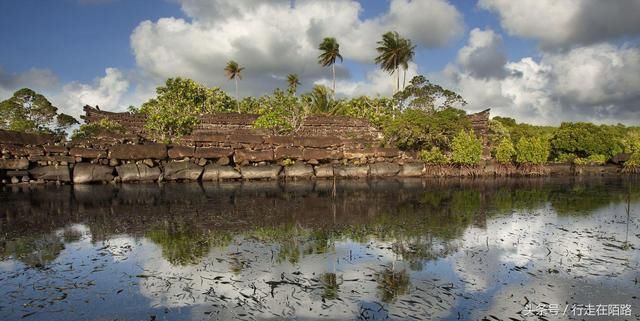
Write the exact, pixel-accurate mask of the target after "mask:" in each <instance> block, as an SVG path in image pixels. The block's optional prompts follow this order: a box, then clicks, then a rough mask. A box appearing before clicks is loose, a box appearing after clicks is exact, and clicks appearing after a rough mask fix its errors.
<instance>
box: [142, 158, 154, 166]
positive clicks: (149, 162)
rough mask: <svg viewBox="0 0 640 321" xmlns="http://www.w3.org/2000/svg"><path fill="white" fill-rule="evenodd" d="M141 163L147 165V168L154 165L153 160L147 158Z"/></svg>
mask: <svg viewBox="0 0 640 321" xmlns="http://www.w3.org/2000/svg"><path fill="white" fill-rule="evenodd" d="M142 163H143V164H145V165H147V166H149V167H153V165H155V164H154V163H153V159H151V158H147V159H145V160H143V161H142Z"/></svg>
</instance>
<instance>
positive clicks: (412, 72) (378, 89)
mask: <svg viewBox="0 0 640 321" xmlns="http://www.w3.org/2000/svg"><path fill="white" fill-rule="evenodd" d="M417 75H418V65H416V64H415V63H413V62H411V63H409V68H408V69H407V71H406V83H408V82H409V81H410V80H411V79H412V78H413V77H414V76H417ZM404 79H405V76H404V71H403V70H401V71H400V88H402V84H403V83H404ZM396 82H397V78H396V75H395V74H393V75H389V73H387V72H386V71H383V70H381V69H374V70H372V71H369V72H368V73H367V75H366V78H365V79H364V80H361V81H353V80H348V79H344V80H340V81H338V82H336V94H338V96H342V97H356V96H362V95H367V96H378V95H380V96H391V95H393V93H394V91H395V90H396ZM316 84H319V85H324V86H327V87H329V88H330V87H331V80H330V79H327V78H323V79H320V80H318V81H316Z"/></svg>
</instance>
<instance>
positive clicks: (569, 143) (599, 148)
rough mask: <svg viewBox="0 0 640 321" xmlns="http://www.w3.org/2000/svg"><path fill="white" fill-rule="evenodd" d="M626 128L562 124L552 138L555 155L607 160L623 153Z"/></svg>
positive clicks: (552, 149) (552, 148)
mask: <svg viewBox="0 0 640 321" xmlns="http://www.w3.org/2000/svg"><path fill="white" fill-rule="evenodd" d="M624 131H625V128H624V126H622V125H620V126H608V125H600V126H598V125H595V124H592V123H562V124H561V125H560V128H558V130H556V132H555V133H554V135H553V137H552V138H551V152H552V154H553V155H560V154H574V155H576V156H577V157H582V158H586V157H589V156H591V155H604V156H605V157H606V158H607V159H609V158H611V157H613V156H615V155H617V154H618V153H621V152H622V151H623V144H622V139H623V135H624Z"/></svg>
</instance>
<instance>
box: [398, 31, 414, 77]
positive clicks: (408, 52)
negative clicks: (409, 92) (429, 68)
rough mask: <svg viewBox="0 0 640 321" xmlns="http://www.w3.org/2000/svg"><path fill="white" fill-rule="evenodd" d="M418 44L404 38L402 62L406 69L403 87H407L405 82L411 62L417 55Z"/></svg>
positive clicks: (403, 67)
mask: <svg viewBox="0 0 640 321" xmlns="http://www.w3.org/2000/svg"><path fill="white" fill-rule="evenodd" d="M415 49H416V46H415V45H414V44H413V43H412V42H411V39H403V42H402V54H401V55H400V57H401V62H400V64H401V65H402V69H403V70H404V71H403V73H402V89H403V90H404V89H405V84H406V82H407V69H409V63H410V62H411V61H413V58H414V57H415V55H416V52H415Z"/></svg>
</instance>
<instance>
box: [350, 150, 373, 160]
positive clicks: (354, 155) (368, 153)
mask: <svg viewBox="0 0 640 321" xmlns="http://www.w3.org/2000/svg"><path fill="white" fill-rule="evenodd" d="M343 155H344V158H346V159H362V158H369V157H374V156H375V153H374V151H373V149H371V148H365V149H345V151H344V153H343Z"/></svg>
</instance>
